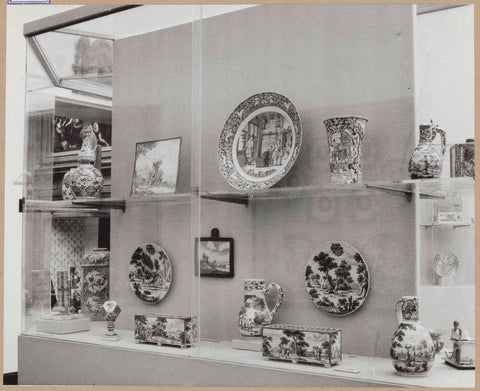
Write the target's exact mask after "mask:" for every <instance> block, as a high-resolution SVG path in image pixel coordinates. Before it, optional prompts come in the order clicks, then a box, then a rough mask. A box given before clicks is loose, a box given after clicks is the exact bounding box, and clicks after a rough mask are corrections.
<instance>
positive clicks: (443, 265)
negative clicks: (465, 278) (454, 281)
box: [433, 251, 458, 277]
mask: <svg viewBox="0 0 480 391" xmlns="http://www.w3.org/2000/svg"><path fill="white" fill-rule="evenodd" d="M433 262H434V264H435V266H434V267H435V273H437V274H438V275H439V276H440V277H453V276H454V275H455V274H456V272H457V269H458V258H457V257H456V256H455V255H453V254H452V253H451V252H450V251H442V252H441V253H439V254H437V255H436V256H435V259H434V260H433Z"/></svg>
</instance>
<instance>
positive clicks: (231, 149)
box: [217, 92, 302, 190]
mask: <svg viewBox="0 0 480 391" xmlns="http://www.w3.org/2000/svg"><path fill="white" fill-rule="evenodd" d="M301 144H302V126H301V124H300V118H299V116H298V112H297V109H296V108H295V106H294V105H293V103H292V102H291V101H290V100H289V99H288V98H287V97H285V96H283V95H280V94H277V93H275V92H263V93H261V94H256V95H253V96H251V97H250V98H248V99H247V100H245V101H243V102H242V103H240V104H239V105H238V106H237V108H236V109H235V110H234V111H233V113H232V114H230V117H228V120H227V122H225V125H224V127H223V130H222V133H221V134H220V141H219V144H218V153H217V157H218V163H219V166H220V171H221V173H222V175H223V176H224V178H225V179H226V180H227V181H228V183H230V185H232V186H233V187H234V188H235V189H237V190H254V189H266V188H268V187H271V186H273V185H274V184H275V183H277V182H278V181H279V180H280V179H282V178H283V177H284V176H285V175H286V174H287V173H288V171H289V170H290V169H291V168H292V166H293V164H294V163H295V160H296V159H297V157H298V153H299V152H300V146H301Z"/></svg>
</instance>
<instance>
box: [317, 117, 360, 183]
mask: <svg viewBox="0 0 480 391" xmlns="http://www.w3.org/2000/svg"><path fill="white" fill-rule="evenodd" d="M367 122H368V120H367V119H366V118H363V117H357V116H349V117H335V118H329V119H327V120H325V121H324V124H325V127H326V128H327V135H328V146H329V149H330V172H331V183H335V184H342V183H357V182H362V146H363V139H364V137H365V127H366V126H367Z"/></svg>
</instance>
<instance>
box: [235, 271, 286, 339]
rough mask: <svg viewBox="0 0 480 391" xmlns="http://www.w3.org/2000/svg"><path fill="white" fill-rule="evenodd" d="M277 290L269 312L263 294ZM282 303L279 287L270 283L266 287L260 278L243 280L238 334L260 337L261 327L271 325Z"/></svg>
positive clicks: (281, 292)
mask: <svg viewBox="0 0 480 391" xmlns="http://www.w3.org/2000/svg"><path fill="white" fill-rule="evenodd" d="M273 288H275V289H276V290H277V300H276V303H275V305H274V306H273V308H272V309H271V310H270V309H269V308H268V305H267V300H266V297H265V294H269V293H270V292H271V290H272V289H273ZM282 303H283V290H282V288H281V287H280V285H278V284H275V283H271V284H269V285H268V287H266V282H265V280H264V279H262V278H248V279H246V280H245V288H244V303H243V306H242V308H241V310H240V313H239V318H238V325H239V327H240V334H241V335H243V336H245V337H258V336H261V335H262V327H263V326H264V325H267V324H270V323H272V319H273V317H274V316H275V314H276V313H277V311H278V309H279V308H280V305H281V304H282Z"/></svg>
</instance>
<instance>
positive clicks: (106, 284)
mask: <svg viewBox="0 0 480 391" xmlns="http://www.w3.org/2000/svg"><path fill="white" fill-rule="evenodd" d="M109 263H110V253H109V252H108V250H107V249H106V248H94V249H93V250H92V251H90V252H87V254H86V255H85V257H84V258H83V262H82V284H81V285H82V290H81V308H82V313H83V314H85V315H88V316H90V319H92V320H103V319H104V318H105V310H104V309H103V304H104V303H105V302H106V301H108V299H109V296H110V268H109Z"/></svg>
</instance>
